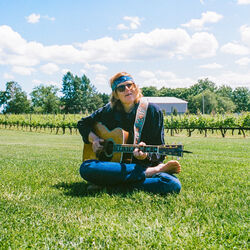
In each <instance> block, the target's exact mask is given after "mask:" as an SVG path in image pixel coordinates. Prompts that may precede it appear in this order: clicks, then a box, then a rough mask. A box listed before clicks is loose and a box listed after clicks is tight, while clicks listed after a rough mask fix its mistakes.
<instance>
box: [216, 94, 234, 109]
mask: <svg viewBox="0 0 250 250" xmlns="http://www.w3.org/2000/svg"><path fill="white" fill-rule="evenodd" d="M216 99H217V102H218V105H217V108H216V111H217V112H218V113H221V114H224V113H232V112H234V110H235V108H236V106H235V104H234V103H233V101H232V100H231V99H230V98H229V97H225V96H220V95H217V96H216Z"/></svg>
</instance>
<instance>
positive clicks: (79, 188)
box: [53, 182, 136, 197]
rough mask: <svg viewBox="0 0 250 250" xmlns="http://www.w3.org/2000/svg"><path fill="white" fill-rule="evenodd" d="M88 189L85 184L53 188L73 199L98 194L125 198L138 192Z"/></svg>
mask: <svg viewBox="0 0 250 250" xmlns="http://www.w3.org/2000/svg"><path fill="white" fill-rule="evenodd" d="M88 187H89V184H87V183H85V182H74V183H66V182H61V183H58V184H56V185H53V188H57V189H59V190H63V192H64V194H65V195H69V196H73V197H81V196H98V194H103V193H107V194H110V195H117V196H122V197H125V196H128V195H131V193H133V192H136V190H132V189H128V188H118V187H103V188H101V189H97V190H89V189H88Z"/></svg>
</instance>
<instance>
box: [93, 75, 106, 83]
mask: <svg viewBox="0 0 250 250" xmlns="http://www.w3.org/2000/svg"><path fill="white" fill-rule="evenodd" d="M94 82H95V84H96V85H106V86H109V78H108V76H107V75H105V74H97V75H96V77H95V81H94Z"/></svg>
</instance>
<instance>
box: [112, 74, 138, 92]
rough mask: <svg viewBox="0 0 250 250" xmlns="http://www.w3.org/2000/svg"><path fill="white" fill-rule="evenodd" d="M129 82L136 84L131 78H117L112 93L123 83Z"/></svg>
mask: <svg viewBox="0 0 250 250" xmlns="http://www.w3.org/2000/svg"><path fill="white" fill-rule="evenodd" d="M127 81H131V82H134V80H133V78H132V77H131V76H120V77H119V78H117V79H116V80H115V81H114V82H113V84H112V91H114V90H115V89H116V87H117V85H118V84H120V83H122V82H127Z"/></svg>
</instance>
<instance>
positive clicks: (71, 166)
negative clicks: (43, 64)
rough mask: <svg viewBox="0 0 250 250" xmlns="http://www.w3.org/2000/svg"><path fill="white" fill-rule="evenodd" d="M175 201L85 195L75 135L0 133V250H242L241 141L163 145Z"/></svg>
mask: <svg viewBox="0 0 250 250" xmlns="http://www.w3.org/2000/svg"><path fill="white" fill-rule="evenodd" d="M166 141H168V142H170V143H172V142H177V143H178V142H182V143H183V144H184V145H185V148H186V149H187V150H191V151H193V152H194V154H191V155H185V156H184V158H182V159H181V160H180V162H181V165H182V172H181V174H179V179H180V181H181V183H182V190H181V193H180V194H179V195H167V196H162V195H152V194H150V193H145V192H142V191H134V192H131V193H117V192H111V191H105V190H102V191H99V192H88V191H87V185H86V183H84V182H83V181H82V179H81V177H80V176H79V165H80V164H81V156H82V155H81V154H82V141H81V138H80V136H79V135H50V134H46V133H30V132H22V131H14V130H3V129H0V249H9V248H11V249H12V248H13V249H17V248H47V249H55V248H65V249H79V248H82V249H86V248H94V249H95V248H111V249H131V248H132V249H135V248H138V249H149V248H157V249H160V248H173V249H194V248H196V249H204V248H206V249H218V248H220V249H225V248H227V249H232V248H236V249H247V248H249V245H248V232H249V222H248V220H249V217H248V214H249V210H248V205H249V201H248V190H249V186H248V182H249V166H250V153H249V152H250V139H249V138H238V137H232V138H221V137H208V138H204V137H203V136H202V137H198V136H196V137H191V138H189V137H186V136H177V137H167V138H166Z"/></svg>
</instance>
